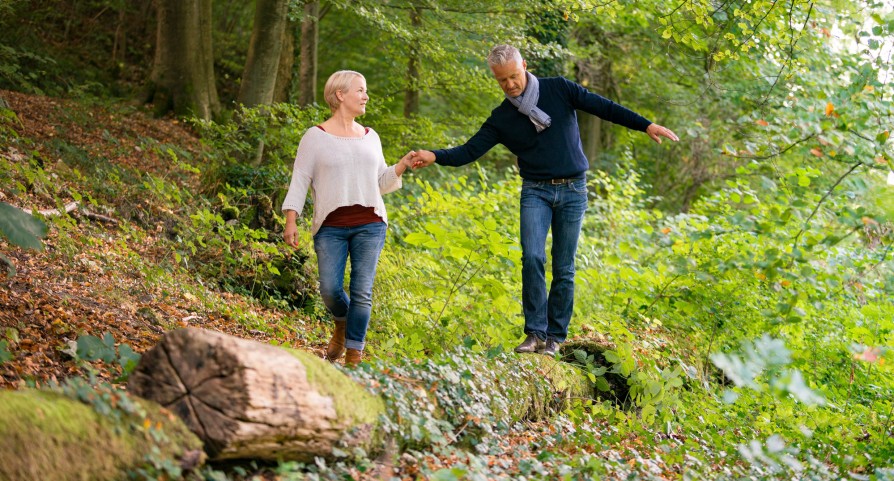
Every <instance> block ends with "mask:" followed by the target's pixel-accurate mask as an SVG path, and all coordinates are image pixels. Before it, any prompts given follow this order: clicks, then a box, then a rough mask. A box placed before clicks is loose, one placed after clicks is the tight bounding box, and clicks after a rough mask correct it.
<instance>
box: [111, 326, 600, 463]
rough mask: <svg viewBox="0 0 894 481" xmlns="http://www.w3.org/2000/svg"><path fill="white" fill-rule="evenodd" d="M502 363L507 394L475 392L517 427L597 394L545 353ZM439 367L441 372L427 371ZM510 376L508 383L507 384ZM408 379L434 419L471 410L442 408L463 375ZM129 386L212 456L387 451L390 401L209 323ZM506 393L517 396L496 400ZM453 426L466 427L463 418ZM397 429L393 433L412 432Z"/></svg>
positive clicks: (495, 371) (161, 354)
mask: <svg viewBox="0 0 894 481" xmlns="http://www.w3.org/2000/svg"><path fill="white" fill-rule="evenodd" d="M501 359H502V360H499V361H494V362H493V363H492V365H487V366H484V367H485V368H486V369H488V370H491V369H492V372H489V373H488V375H487V377H489V378H490V379H491V380H492V381H496V382H489V383H487V389H495V390H499V391H501V392H499V393H497V392H479V393H476V395H477V396H478V397H480V398H481V399H482V401H481V403H480V404H481V409H485V410H488V411H489V412H490V413H495V416H496V417H502V418H504V419H505V420H506V421H507V422H508V423H511V422H513V421H517V420H519V419H523V418H541V417H544V416H546V415H549V414H551V413H552V412H554V410H555V409H557V408H561V407H563V406H564V402H563V400H567V399H570V398H582V397H584V398H591V397H592V396H593V394H594V386H593V384H592V383H591V382H590V380H589V379H588V377H587V376H586V375H585V374H583V373H582V372H580V371H579V370H578V369H577V368H575V367H574V366H571V365H569V364H566V363H563V362H558V361H556V360H554V359H552V358H547V357H545V356H540V355H527V356H515V355H514V354H513V355H510V357H508V358H507V357H505V356H504V357H503V358H501ZM432 372H435V373H437V372H438V371H437V369H434V370H429V371H428V374H429V375H431V373H432ZM464 372H467V370H466V371H464ZM408 375H409V376H411V375H412V373H410V374H408ZM435 375H437V374H435ZM469 376H472V377H476V376H484V375H483V374H482V373H480V372H477V373H475V372H470V373H469ZM503 376H505V377H503ZM503 379H508V380H509V381H507V382H504V383H501V381H502V380H503ZM399 382H401V383H403V384H408V385H411V387H410V389H412V390H416V391H420V392H421V393H422V394H421V395H422V396H430V397H431V398H432V404H433V405H435V407H434V408H432V415H433V416H451V415H453V416H463V417H466V416H468V414H469V413H462V412H457V411H456V410H450V409H439V408H438V407H437V406H436V405H437V402H438V401H437V399H435V398H436V396H437V392H436V391H437V387H436V385H437V384H439V383H440V384H446V383H450V382H453V383H457V382H459V381H458V380H453V381H451V380H449V379H437V380H435V381H433V382H432V381H431V379H430V378H429V379H428V380H420V379H410V378H407V379H401V380H400V381H399ZM427 383H429V385H426V384H427ZM128 389H129V390H130V391H131V392H133V393H134V394H136V395H138V396H142V397H145V398H147V399H151V400H154V401H156V402H158V403H159V404H161V405H162V406H164V407H166V408H168V409H170V410H171V411H172V412H174V413H175V414H177V415H178V416H180V417H181V418H182V419H183V420H184V422H185V424H186V425H187V426H188V427H189V428H190V429H191V430H192V431H193V432H195V433H196V435H198V436H199V438H201V439H202V440H203V441H204V442H205V448H206V452H207V453H208V454H209V455H210V456H211V458H212V459H213V460H224V459H244V458H253V459H266V460H277V459H281V460H298V461H309V460H312V459H313V458H314V457H317V456H321V457H326V458H331V457H333V450H337V451H339V452H344V451H346V448H351V447H362V448H364V449H365V450H366V452H367V453H376V452H380V451H382V450H384V449H385V448H386V433H384V432H383V431H384V430H383V429H380V428H381V425H380V421H381V418H380V416H383V415H389V413H388V412H387V411H386V407H385V402H384V401H383V399H382V398H380V397H378V396H375V395H373V394H370V393H369V392H368V391H367V390H366V389H365V388H363V387H362V386H361V385H360V384H358V383H356V382H354V381H353V380H352V379H351V378H349V377H348V376H346V375H345V374H344V373H343V372H341V371H340V370H338V369H337V368H335V367H334V366H332V365H331V364H329V363H328V362H326V361H324V360H322V359H320V358H317V357H316V356H314V355H311V354H308V353H305V352H300V351H295V350H288V349H283V348H278V347H275V346H271V345H267V344H262V343H259V342H256V341H251V340H245V339H239V338H235V337H232V336H228V335H225V334H220V333H216V332H212V331H207V330H203V329H196V328H186V329H180V330H176V331H171V332H168V333H167V334H166V335H165V336H164V337H163V338H162V339H161V340H160V341H159V343H158V344H157V345H156V346H155V347H153V348H152V349H151V350H149V351H147V352H146V353H145V354H143V356H142V358H141V360H140V363H139V364H138V366H137V368H136V369H135V371H134V372H133V373H132V374H131V377H130V381H129V383H128ZM393 394H394V393H393V392H388V391H387V390H386V391H383V392H382V396H389V395H393ZM505 399H509V401H508V402H505V401H500V402H497V400H505ZM557 401H558V402H557ZM390 414H391V415H394V414H393V413H390ZM476 417H481V416H476ZM450 422H451V423H452V424H453V425H454V426H460V425H463V422H464V420H463V419H458V420H451V421H450ZM392 426H394V424H392ZM389 429H391V430H392V432H390V433H387V434H390V435H400V434H403V433H395V432H393V429H395V428H393V427H391V428H389ZM397 429H400V428H397Z"/></svg>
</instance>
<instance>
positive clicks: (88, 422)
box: [0, 390, 204, 481]
mask: <svg viewBox="0 0 894 481" xmlns="http://www.w3.org/2000/svg"><path fill="white" fill-rule="evenodd" d="M136 401H137V402H138V403H139V404H140V405H141V407H142V408H143V409H144V411H145V412H146V413H147V418H146V419H145V420H143V424H142V426H144V427H145V426H152V427H154V428H156V429H157V428H159V427H161V430H162V431H161V432H163V433H164V436H163V438H165V439H166V442H164V443H158V442H154V441H153V438H152V436H151V435H150V433H149V432H148V430H147V429H139V428H134V427H132V426H128V425H125V424H124V423H120V424H119V423H115V422H114V421H113V420H112V419H111V418H105V417H102V416H100V415H99V414H98V413H97V412H96V411H94V410H93V408H92V407H90V406H88V405H86V404H83V403H81V402H79V401H76V400H73V399H71V398H69V397H67V396H65V395H63V394H60V393H56V392H50V391H38V390H21V391H0V481H22V480H40V481H68V480H78V481H80V480H83V481H103V480H110V481H112V480H122V479H128V473H129V472H132V471H134V470H136V469H140V468H144V469H145V468H147V466H149V464H150V459H149V458H147V454H148V453H150V452H152V449H153V448H156V447H157V448H158V449H159V452H158V453H157V454H154V455H153V456H154V459H155V460H157V461H163V460H175V461H176V462H178V463H180V462H184V460H187V459H191V460H192V461H191V462H188V464H190V465H191V466H189V467H194V465H196V464H201V462H202V461H203V460H204V456H203V454H202V451H201V449H202V443H201V441H199V439H198V438H197V437H196V436H195V435H194V434H192V433H191V432H189V430H187V429H186V427H185V426H184V425H183V423H182V422H180V420H179V419H177V418H176V417H174V416H173V415H171V414H170V413H168V412H167V411H164V410H162V409H161V408H160V407H159V406H158V405H157V404H155V403H152V402H150V401H145V400H136Z"/></svg>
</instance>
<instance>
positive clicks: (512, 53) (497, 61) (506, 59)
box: [487, 45, 522, 66]
mask: <svg viewBox="0 0 894 481" xmlns="http://www.w3.org/2000/svg"><path fill="white" fill-rule="evenodd" d="M513 62H518V63H521V62H522V56H521V53H520V52H519V51H518V49H517V48H515V47H513V46H512V45H497V46H496V47H494V48H492V49H491V50H490V53H489V54H487V64H488V65H490V66H494V65H507V64H510V63H513Z"/></svg>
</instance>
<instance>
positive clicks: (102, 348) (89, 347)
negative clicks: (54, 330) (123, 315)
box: [77, 333, 115, 362]
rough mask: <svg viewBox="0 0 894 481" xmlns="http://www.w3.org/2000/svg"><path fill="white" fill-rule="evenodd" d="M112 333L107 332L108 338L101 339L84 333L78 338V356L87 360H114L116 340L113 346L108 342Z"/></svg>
mask: <svg viewBox="0 0 894 481" xmlns="http://www.w3.org/2000/svg"><path fill="white" fill-rule="evenodd" d="M110 336H111V334H109V333H106V340H103V339H100V338H98V337H96V336H91V335H90V334H86V335H83V336H81V337H79V338H78V350H77V355H78V358H80V359H83V360H85V361H105V362H112V361H114V360H115V345H114V341H113V343H112V345H111V346H109V344H108V343H107V342H106V341H107V340H108V338H109V337H110Z"/></svg>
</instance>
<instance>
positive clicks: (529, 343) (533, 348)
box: [515, 334, 543, 353]
mask: <svg viewBox="0 0 894 481" xmlns="http://www.w3.org/2000/svg"><path fill="white" fill-rule="evenodd" d="M541 349H543V341H541V340H540V339H538V338H537V336H535V335H533V334H528V335H527V336H526V337H525V340H524V341H522V343H521V344H519V345H518V346H517V347H516V348H515V352H519V353H529V352H539V351H540V350H541Z"/></svg>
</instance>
